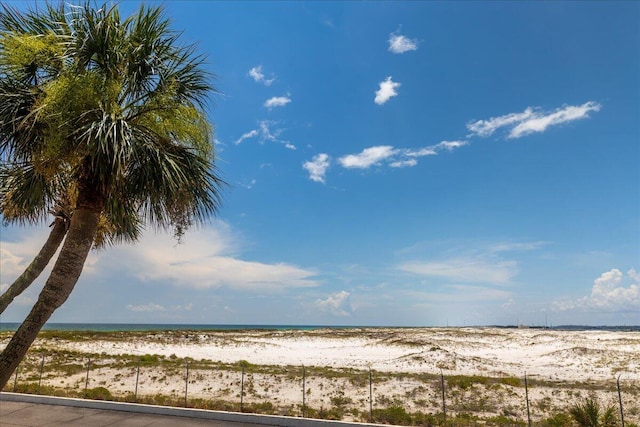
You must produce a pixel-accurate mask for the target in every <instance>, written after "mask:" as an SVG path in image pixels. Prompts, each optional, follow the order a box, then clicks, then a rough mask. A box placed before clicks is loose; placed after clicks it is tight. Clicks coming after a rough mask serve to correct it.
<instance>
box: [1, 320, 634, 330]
mask: <svg viewBox="0 0 640 427" xmlns="http://www.w3.org/2000/svg"><path fill="white" fill-rule="evenodd" d="M19 326H20V323H17V322H0V332H2V331H15V330H16V329H18V327H19ZM377 327H387V326H377ZM388 327H393V328H396V327H397V326H388ZM494 327H501V328H515V326H494ZM327 328H329V329H360V328H367V329H372V328H376V326H335V325H332V326H328V325H205V324H202V325H200V324H166V323H47V324H45V325H44V327H43V328H42V330H45V331H46V330H52V331H97V332H121V331H122V332H124V331H184V330H191V331H194V330H195V331H243V330H263V331H269V330H272V331H287V330H289V331H290V330H296V331H310V330H315V329H327ZM540 329H542V327H540ZM549 329H554V330H573V331H584V330H604V331H628V332H640V325H639V326H582V325H579V326H578V325H576V326H574V325H564V326H554V327H552V328H549Z"/></svg>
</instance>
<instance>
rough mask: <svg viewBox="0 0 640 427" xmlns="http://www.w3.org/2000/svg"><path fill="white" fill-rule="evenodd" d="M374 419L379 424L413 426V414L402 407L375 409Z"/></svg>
mask: <svg viewBox="0 0 640 427" xmlns="http://www.w3.org/2000/svg"><path fill="white" fill-rule="evenodd" d="M373 419H374V420H375V421H376V422H379V423H387V424H396V425H405V426H407V425H411V422H412V420H411V414H409V413H407V411H406V410H405V409H404V408H403V407H402V406H390V407H388V408H385V409H374V410H373Z"/></svg>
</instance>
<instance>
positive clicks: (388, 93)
mask: <svg viewBox="0 0 640 427" xmlns="http://www.w3.org/2000/svg"><path fill="white" fill-rule="evenodd" d="M391 78H392V77H391V76H389V77H387V79H386V80H384V81H382V82H380V88H379V89H378V90H377V91H376V97H375V99H374V100H373V102H375V103H376V104H378V105H382V104H384V103H386V102H387V101H388V100H389V99H391V98H392V97H394V96H397V95H398V92H396V89H397V88H399V87H400V85H401V83H398V82H394V81H393V80H391Z"/></svg>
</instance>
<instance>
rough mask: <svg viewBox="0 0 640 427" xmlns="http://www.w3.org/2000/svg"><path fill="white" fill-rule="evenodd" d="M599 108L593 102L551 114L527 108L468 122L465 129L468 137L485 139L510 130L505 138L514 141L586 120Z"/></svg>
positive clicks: (562, 108)
mask: <svg viewBox="0 0 640 427" xmlns="http://www.w3.org/2000/svg"><path fill="white" fill-rule="evenodd" d="M601 107H602V106H601V105H600V104H598V103H597V102H594V101H589V102H585V103H584V104H582V105H575V106H574V105H568V106H564V107H561V108H558V109H556V110H554V111H551V112H549V111H542V110H541V109H540V108H533V107H528V108H526V109H525V110H524V111H523V112H521V113H510V114H506V115H503V116H498V117H492V118H490V119H488V120H477V121H473V122H469V123H468V124H467V129H468V130H469V131H471V135H470V136H479V137H487V136H490V135H492V134H493V133H494V132H496V131H497V130H499V129H501V128H510V131H509V134H508V136H507V138H509V139H515V138H520V137H523V136H526V135H529V134H532V133H536V132H544V131H546V130H547V128H549V127H550V126H555V125H559V124H562V123H567V122H572V121H574V120H580V119H585V118H588V117H589V113H590V112H592V111H600V108H601Z"/></svg>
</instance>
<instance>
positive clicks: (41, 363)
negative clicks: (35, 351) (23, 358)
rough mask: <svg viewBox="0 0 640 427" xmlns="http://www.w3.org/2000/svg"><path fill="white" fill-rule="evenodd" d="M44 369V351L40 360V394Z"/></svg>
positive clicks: (38, 392)
mask: <svg viewBox="0 0 640 427" xmlns="http://www.w3.org/2000/svg"><path fill="white" fill-rule="evenodd" d="M43 370H44V353H42V360H41V361H40V377H39V378H38V391H37V392H36V394H40V385H41V384H42V371H43Z"/></svg>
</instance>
